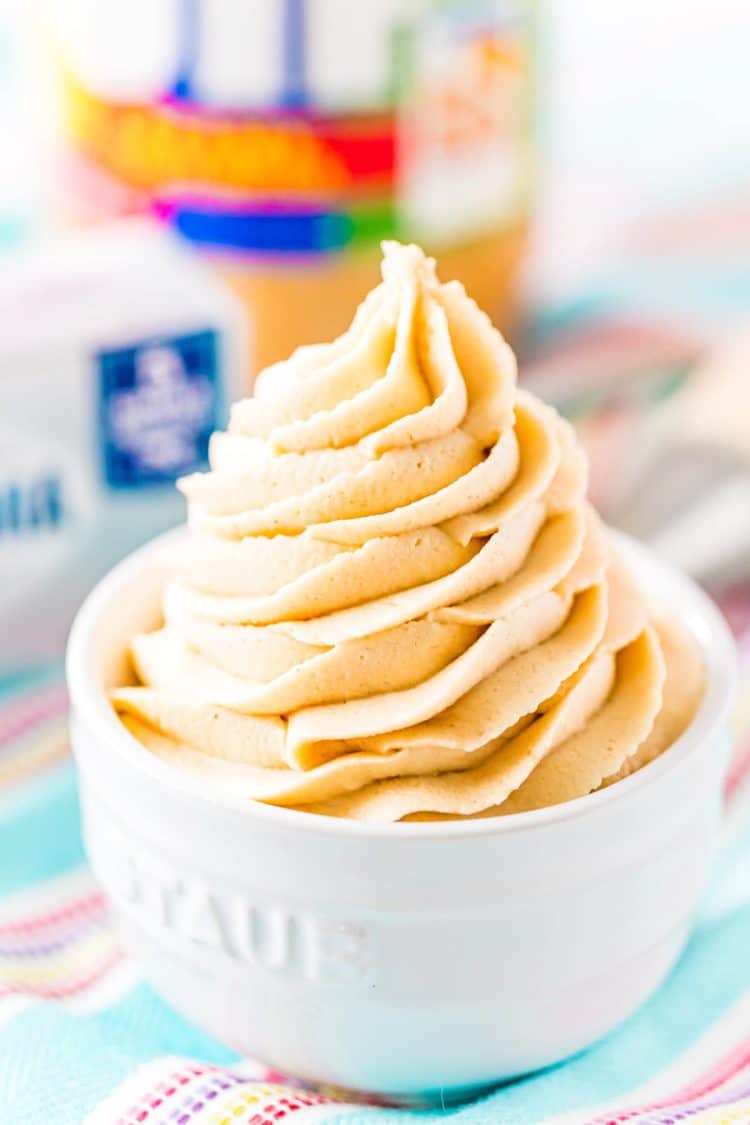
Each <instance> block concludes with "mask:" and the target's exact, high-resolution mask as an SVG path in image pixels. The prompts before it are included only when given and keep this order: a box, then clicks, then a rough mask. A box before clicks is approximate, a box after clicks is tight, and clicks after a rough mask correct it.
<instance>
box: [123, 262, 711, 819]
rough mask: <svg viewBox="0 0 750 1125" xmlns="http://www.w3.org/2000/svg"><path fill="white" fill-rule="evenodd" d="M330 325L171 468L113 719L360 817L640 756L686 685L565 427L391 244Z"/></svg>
mask: <svg viewBox="0 0 750 1125" xmlns="http://www.w3.org/2000/svg"><path fill="white" fill-rule="evenodd" d="M384 251H385V253H384V261H383V281H382V284H381V285H380V286H379V287H378V288H377V289H375V290H374V291H373V292H372V293H371V294H370V295H369V296H368V297H367V298H366V299H365V301H364V302H363V304H362V305H361V307H360V309H359V311H358V312H357V314H356V316H355V318H354V320H353V322H352V325H351V327H350V328H349V330H348V331H347V332H346V333H344V335H343V336H341V337H340V338H339V339H337V340H335V341H334V342H333V343H330V344H319V345H314V346H311V347H304V348H300V349H298V350H297V351H296V352H294V354H293V355H292V356H291V357H290V359H288V360H287V361H285V362H283V363H279V364H276V365H274V366H272V367H269V368H267V369H266V370H265V371H264V372H263V373H262V374H261V375H260V376H259V378H258V380H257V383H256V393H255V396H254V397H253V398H250V399H246V400H244V401H242V402H239V403H238V404H236V405H235V406H234V408H233V410H232V415H231V422H230V425H229V428H228V431H227V432H226V433H217V434H215V435H214V437H213V438H212V441H211V449H210V465H211V469H210V472H207V473H203V474H196V475H194V476H191V477H188V478H187V479H185V480H183V481H182V482H181V488H182V491H183V492H184V494H185V496H186V497H187V500H188V506H189V534H188V535H187V536H186V537H185V539H184V540H183V541H182V542H181V543H180V544H179V547H177V548H175V549H173V552H172V555H171V557H170V559H169V568H168V569H169V577H168V580H167V581H166V584H165V587H164V592H163V621H162V623H161V625H160V627H159V628H158V629H156V630H155V631H153V632H150V633H145V634H141V635H138V636H135V637H134V638H133V641H132V663H133V667H134V672H135V677H134V678H135V679H136V680H137V683H136V684H134V685H132V686H124V687H121V688H119V689H117V690H116V691H115V692H114V693H113V702H114V706H115V708H116V709H117V711H118V712H119V714H120V715H121V717H122V721H123V723H124V724H125V725H126V726H127V728H128V729H129V730H130V731H131V733H132V734H133V735H134V736H135V737H136V738H138V739H139V740H140V741H141V742H142V743H143V744H144V745H145V746H146V747H147V748H148V749H149V750H151V751H152V752H153V753H154V754H156V755H157V756H158V757H160V758H162V759H164V760H165V761H167V762H169V763H173V764H174V765H175V766H176V767H178V768H182V769H186V770H189V771H191V772H197V773H198V774H199V775H200V776H202V777H205V778H206V779H207V782H210V783H211V784H213V785H217V786H220V787H223V788H224V789H226V788H229V789H230V790H231V791H232V792H233V793H236V794H242V795H245V796H247V798H248V799H252V800H255V801H263V802H266V803H270V804H275V805H284V806H289V807H293V808H296V809H302V810H307V811H309V812H314V813H321V814H327V815H331V816H339V817H353V818H357V819H361V820H378V821H396V820H404V819H407V820H423V819H443V818H453V817H476V816H494V815H503V814H506V813H511V812H513V813H515V812H521V811H524V810H528V809H535V808H539V807H542V806H546V805H553V804H557V803H559V802H561V801H567V800H571V799H572V798H575V797H579V796H583V795H584V794H587V793H590V792H592V791H593V790H596V789H598V788H600V787H602V786H604V785H608V784H611V783H612V782H614V781H616V780H618V779H619V778H621V777H624V776H626V775H627V774H628V773H630V772H632V770H633V769H637V768H639V767H640V766H642V765H644V764H645V763H646V762H648V761H650V760H651V759H652V758H653V757H655V756H656V755H658V754H659V753H661V751H662V750H663V749H665V748H666V746H668V745H669V744H670V743H671V742H673V741H674V740H675V738H676V737H677V736H678V735H679V733H680V732H681V730H682V729H684V727H685V726H686V725H687V723H688V722H689V721H690V719H691V717H692V715H693V713H694V711H695V708H696V706H697V703H698V700H699V699H700V696H701V692H702V689H703V664H702V658H701V655H700V652H699V650H698V648H697V646H696V645H695V643H694V642H693V640H692V639H691V638H690V637H689V635H688V634H687V633H686V632H685V631H684V630H683V629H682V628H681V627H680V626H679V624H678V623H677V622H674V621H670V620H668V619H664V618H661V619H657V618H656V617H655V616H654V614H653V613H652V612H650V610H649V607H648V606H647V604H646V601H645V599H644V597H643V595H642V594H641V592H640V590H639V589H638V586H637V585H636V583H635V582H634V579H633V577H632V576H631V575H630V574H629V572H628V570H627V569H626V567H625V566H624V565H623V563H622V561H621V560H620V559H619V558H618V557H617V554H616V552H615V550H614V548H613V546H612V544H611V542H610V539H609V536H608V533H607V531H606V529H605V528H604V527H603V525H602V523H601V522H600V520H599V519H598V517H597V516H596V514H595V513H594V511H593V510H592V508H591V507H590V506H589V505H588V503H587V501H586V475H587V468H586V460H585V457H584V454H583V452H582V449H581V447H580V446H579V444H578V442H577V440H576V437H575V435H574V432H573V430H572V429H571V427H570V426H569V424H568V423H567V422H565V421H563V419H562V418H560V417H559V415H558V414H556V413H555V411H554V410H552V409H551V408H550V407H548V406H545V405H544V404H543V403H541V402H540V401H538V400H537V399H536V398H534V397H532V396H531V395H529V394H527V393H525V392H523V391H522V390H519V389H518V387H517V385H516V364H515V359H514V356H513V353H512V352H511V350H510V349H509V347H508V346H507V344H506V343H505V342H504V341H503V339H502V337H501V336H500V334H499V333H498V332H497V331H496V329H495V328H494V327H493V326H492V324H491V323H490V321H489V319H488V318H487V317H486V316H485V315H484V314H483V313H482V312H481V311H480V310H479V309H478V308H477V306H476V305H475V304H474V302H473V301H472V300H470V298H469V297H468V296H467V295H466V293H465V291H464V289H463V287H462V286H461V285H460V284H458V283H457V282H449V283H447V284H441V283H440V282H439V281H438V279H437V276H436V273H435V264H434V262H433V261H432V260H431V259H427V258H425V256H424V254H423V253H422V252H421V251H420V250H419V249H418V248H417V247H416V246H401V245H398V244H395V243H389V244H386V245H385V246H384Z"/></svg>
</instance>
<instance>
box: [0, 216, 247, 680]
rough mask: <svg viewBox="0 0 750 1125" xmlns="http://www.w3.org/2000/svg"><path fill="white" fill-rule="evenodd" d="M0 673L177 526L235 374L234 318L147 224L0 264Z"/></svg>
mask: <svg viewBox="0 0 750 1125" xmlns="http://www.w3.org/2000/svg"><path fill="white" fill-rule="evenodd" d="M0 324H1V325H2V332H1V333H0V671H5V670H8V669H12V668H18V667H24V666H27V665H28V664H30V663H34V662H39V661H46V660H48V659H54V658H55V657H56V656H58V655H60V654H61V653H62V650H63V645H64V641H65V637H66V634H67V629H68V626H69V623H70V620H71V617H72V614H73V612H74V611H75V609H76V607H77V605H78V604H79V602H80V601H81V599H82V598H83V596H84V595H85V593H86V592H87V590H88V589H89V587H90V586H91V585H92V584H93V583H94V582H95V581H96V579H97V578H98V577H99V576H100V575H101V574H102V573H103V572H104V571H105V570H107V569H108V568H109V567H110V566H111V565H112V563H113V562H115V561H116V560H117V559H119V558H120V557H121V556H122V555H124V554H126V553H127V552H128V551H130V550H131V549H132V548H133V547H134V546H136V545H137V544H139V543H141V542H142V541H144V540H146V539H148V538H150V537H151V536H152V535H154V533H156V532H158V531H159V530H161V529H164V528H167V527H169V526H171V525H172V524H175V523H178V522H179V521H180V520H181V519H183V518H184V511H183V504H182V500H181V498H180V496H179V494H178V493H177V491H176V489H175V487H174V482H175V480H176V479H177V478H178V477H179V476H180V475H181V474H183V473H186V472H191V471H192V470H194V469H196V468H200V467H201V466H202V465H204V464H205V461H206V456H207V450H208V439H209V436H210V434H211V432H212V431H213V430H214V429H215V428H216V427H217V426H220V425H222V424H223V422H224V421H225V419H226V414H227V408H228V404H229V402H230V400H231V399H232V398H233V397H236V396H237V395H238V394H239V393H240V392H241V389H242V380H243V375H244V373H245V372H246V371H247V366H248V344H249V341H248V339H247V331H248V330H247V324H246V320H245V318H244V316H243V314H242V312H241V310H240V309H239V308H238V306H237V304H236V303H235V298H233V297H232V296H231V294H230V293H229V292H228V291H226V290H225V289H224V287H223V285H222V284H221V283H220V281H218V280H217V279H216V277H215V276H214V275H213V273H212V272H211V271H210V270H209V269H208V268H207V267H205V266H204V265H203V264H202V263H201V262H200V261H199V260H197V259H196V258H195V256H194V255H193V254H192V253H191V251H190V250H188V249H187V248H186V247H185V246H183V245H182V244H181V243H180V242H179V241H177V240H176V239H175V236H174V235H172V234H170V233H169V232H167V231H165V230H163V229H162V228H161V227H159V226H158V225H155V224H152V223H151V222H150V221H148V220H144V219H137V220H125V221H123V222H120V223H117V224H113V225H111V226H109V227H101V228H98V229H96V230H91V231H86V232H81V233H76V234H73V233H70V234H66V235H63V236H60V237H59V238H55V239H53V240H51V241H48V242H40V243H39V246H38V248H33V247H32V248H30V249H26V250H23V251H18V252H15V253H12V254H7V255H6V256H5V257H4V258H3V259H2V260H1V261H0Z"/></svg>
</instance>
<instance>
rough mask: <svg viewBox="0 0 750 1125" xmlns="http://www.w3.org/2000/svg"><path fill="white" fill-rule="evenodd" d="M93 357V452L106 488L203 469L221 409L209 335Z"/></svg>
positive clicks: (138, 484)
mask: <svg viewBox="0 0 750 1125" xmlns="http://www.w3.org/2000/svg"><path fill="white" fill-rule="evenodd" d="M97 361H98V367H99V391H100V393H99V422H100V440H101V454H102V463H103V470H104V478H105V480H106V482H107V484H108V485H109V486H110V488H115V489H138V488H142V487H147V486H149V485H158V484H166V483H171V482H174V481H175V480H176V479H177V477H179V476H181V475H182V474H183V473H189V472H192V471H193V470H195V469H200V468H202V467H204V466H205V464H206V461H207V458H208V439H209V438H210V436H211V434H212V432H213V431H214V430H215V429H216V428H217V426H218V425H219V423H220V420H221V419H220V416H219V415H220V411H221V408H222V395H221V393H220V391H221V389H220V387H219V380H218V341H217V336H216V333H215V332H213V331H208V330H207V331H203V332H193V333H191V334H190V335H185V336H176V337H173V338H171V339H158V340H149V341H144V342H141V343H138V344H134V345H130V346H128V347H123V348H117V349H114V350H110V351H102V352H100V353H99V354H98V356H97Z"/></svg>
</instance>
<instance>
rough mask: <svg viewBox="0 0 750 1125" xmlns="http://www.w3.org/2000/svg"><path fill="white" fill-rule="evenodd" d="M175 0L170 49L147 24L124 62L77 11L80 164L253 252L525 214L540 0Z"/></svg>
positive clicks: (72, 71) (437, 230)
mask: <svg viewBox="0 0 750 1125" xmlns="http://www.w3.org/2000/svg"><path fill="white" fill-rule="evenodd" d="M86 5H88V6H89V7H92V0H86ZM86 5H84V6H86ZM140 7H141V6H140V5H137V4H136V5H135V6H134V11H133V12H132V14H131V19H130V23H129V24H128V25H127V29H128V33H129V35H130V37H131V38H132V36H133V34H134V33H135V31H136V30H137V27H136V25H137V22H138V18H139V17H138V12H139V11H140ZM174 12H175V20H174V24H173V26H171V27H170V25H169V24H168V22H167V23H164V25H163V26H162V27H161V29H160V33H161V36H162V39H163V40H164V42H163V44H162V46H163V48H164V49H163V50H162V51H161V54H159V52H158V51H156V48H155V47H154V45H153V43H152V45H151V52H150V54H148V55H147V57H146V58H145V59H144V58H141V57H140V56H136V57H134V58H133V60H132V66H131V68H130V70H128V67H127V64H126V63H125V62H123V59H122V48H121V43H115V42H114V41H112V42H110V39H111V36H112V33H111V31H109V30H108V29H106V28H100V29H99V32H100V33H99V35H98V37H97V38H96V42H95V43H94V40H93V38H92V42H91V44H90V45H89V48H90V49H89V48H87V45H86V42H85V41H84V42H82V41H81V39H82V32H81V28H85V27H86V26H87V24H86V21H85V20H79V21H78V24H77V31H76V32H69V33H68V35H67V39H66V38H65V37H63V41H64V43H66V44H67V49H66V50H65V51H64V58H65V65H66V68H67V87H68V127H69V134H70V137H71V139H72V141H73V143H74V146H75V149H76V151H77V152H78V153H79V154H80V156H81V157H82V158H83V159H84V160H85V161H86V162H87V163H88V164H89V165H91V166H93V167H94V168H97V169H99V170H100V171H101V173H102V176H103V177H104V176H106V177H109V178H110V179H112V178H113V180H114V183H116V184H125V185H127V186H128V187H129V188H131V189H135V190H136V191H138V192H140V193H141V194H142V200H143V206H144V207H152V208H155V209H156V211H157V212H158V213H159V214H160V215H161V216H162V217H163V218H165V219H166V220H168V221H169V222H171V223H172V224H174V226H175V227H176V228H178V229H179V230H180V231H181V232H182V233H183V234H185V235H186V236H187V237H189V238H190V239H192V240H193V241H195V242H197V243H199V244H203V245H207V246H212V247H218V248H226V249H231V250H233V251H235V252H241V253H244V254H249V255H252V256H258V255H260V256H269V255H270V256H276V255H281V256H288V255H295V256H309V255H320V254H328V253H333V252H338V251H342V250H356V249H357V248H359V247H361V246H363V245H364V246H371V245H373V244H374V243H375V242H377V241H378V240H380V239H382V238H384V237H400V238H406V239H409V238H416V239H420V240H424V241H426V242H428V243H429V244H430V245H432V246H436V245H437V246H438V247H439V245H440V244H447V245H455V244H457V243H464V242H468V241H470V240H472V239H474V238H477V237H481V236H483V235H485V234H491V233H494V232H495V231H497V230H499V229H502V227H503V225H505V224H508V223H511V222H514V221H516V220H517V219H519V218H520V217H522V216H523V215H524V213H525V210H526V207H527V196H528V174H529V164H530V147H531V136H530V134H531V130H530V122H529V104H530V84H531V26H530V25H531V14H530V3H529V0H453V2H449V0H443V2H441V3H437V2H433V3H428V2H421V3H417V2H416V0H415V2H412V3H403V2H399V3H396V2H395V0H358V3H357V5H351V4H348V5H343V4H341V3H339V2H334V0H283V2H282V0H279V2H278V3H274V4H269V3H268V0H257V2H255V0H231V2H227V3H222V4H221V5H217V4H212V3H211V0H181V2H180V3H178V4H176V5H175V8H174ZM90 20H91V25H92V26H94V25H96V26H97V27H98V24H97V17H96V16H95V15H94V14H93V8H92V14H91V15H90ZM126 22H127V21H125V20H124V17H122V16H121V19H120V23H126ZM115 26H117V21H115ZM92 35H93V33H92ZM108 36H109V38H108ZM83 38H84V40H85V36H84V37H83ZM90 38H91V36H90ZM121 38H122V36H120V39H121ZM168 46H171V49H168ZM94 47H95V48H96V49H94ZM248 52H249V54H248ZM108 53H112V54H113V58H112V59H111V60H109V59H108ZM157 56H158V57H157ZM250 56H251V57H252V60H254V62H251V61H250ZM256 56H257V58H256ZM149 60H150V61H149ZM147 64H148V65H147ZM100 202H101V201H100V199H98V200H97V203H98V204H99V205H100Z"/></svg>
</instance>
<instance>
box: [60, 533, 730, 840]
mask: <svg viewBox="0 0 750 1125" xmlns="http://www.w3.org/2000/svg"><path fill="white" fill-rule="evenodd" d="M609 533H610V534H611V535H612V537H613V539H614V541H615V543H616V544H617V547H618V549H619V551H620V552H621V554H622V556H623V558H624V559H625V561H626V562H627V563H629V564H630V566H631V567H632V568H633V570H634V573H635V575H636V579H637V580H642V584H643V586H644V588H645V589H646V591H647V592H648V593H650V594H652V595H655V594H659V595H660V596H661V597H662V598H664V599H665V600H666V601H668V602H669V603H670V604H671V605H672V607H673V610H674V609H676V610H677V613H678V616H679V617H680V619H681V620H682V622H683V624H685V625H686V626H687V627H688V629H689V631H690V632H691V633H692V635H693V636H694V638H695V639H696V641H697V642H698V644H699V645H700V648H701V651H702V653H703V656H704V660H705V664H706V683H705V689H704V693H703V698H702V699H701V702H700V704H699V706H698V710H697V711H696V713H695V715H694V717H693V719H692V721H691V723H690V724H689V725H688V727H687V728H686V729H685V730H684V731H683V733H682V734H681V735H680V736H679V738H677V739H676V741H675V742H673V743H672V745H671V746H669V747H667V749H666V750H664V751H663V752H662V753H661V754H660V755H659V756H658V757H657V758H655V759H654V760H653V761H651V762H649V763H648V764H647V765H645V766H643V767H641V769H639V770H636V771H635V772H634V773H632V774H630V775H629V776H628V777H626V778H623V779H622V780H621V781H618V782H616V783H615V784H613V785H610V786H607V787H606V788H604V789H599V790H596V791H595V792H593V793H588V794H586V795H584V796H582V797H576V798H574V799H573V800H571V801H565V802H562V803H561V804H557V805H549V806H545V807H543V808H540V809H533V810H531V811H528V812H519V813H510V814H508V815H506V816H497V817H487V818H484V819H478V820H454V821H421V822H408V821H407V822H402V821H396V822H394V823H384V822H375V821H360V820H353V819H347V818H340V817H330V816H322V815H316V814H313V813H309V812H303V811H302V810H299V809H294V808H284V807H281V806H276V805H268V804H264V803H262V802H260V801H252V800H251V799H249V798H247V797H240V796H239V795H238V796H235V795H233V794H232V793H230V792H227V791H226V790H223V789H218V788H217V789H216V790H211V789H208V788H207V787H206V785H205V782H204V781H202V780H200V779H198V778H197V777H195V776H193V775H192V774H189V773H188V772H187V771H185V772H183V771H180V770H178V769H175V768H174V766H171V765H167V764H166V763H164V762H162V761H160V760H159V759H158V758H157V757H155V756H154V755H153V754H151V753H150V752H149V751H148V750H147V749H146V747H145V746H143V745H142V744H141V743H140V742H139V741H138V740H137V739H136V738H135V737H134V736H133V735H132V734H130V732H129V731H128V730H127V729H126V727H125V726H123V724H122V723H121V721H120V719H119V717H118V716H117V714H116V712H115V710H114V708H113V707H112V705H111V703H110V702H109V699H108V697H107V693H106V691H105V689H104V686H103V684H102V683H101V682H100V681H99V679H98V676H97V673H96V669H95V667H94V664H95V660H94V652H93V647H94V642H95V638H96V635H97V630H98V627H99V623H100V620H101V618H102V617H103V616H104V615H105V613H106V611H107V610H108V608H109V607H110V605H111V603H112V602H113V600H114V599H115V598H116V596H117V593H118V592H119V591H120V589H121V588H122V587H123V586H126V585H127V584H128V583H129V582H131V581H132V580H133V578H134V576H135V575H137V574H138V572H139V571H141V570H142V569H143V568H145V567H146V566H148V565H149V563H151V562H152V560H153V558H154V556H156V555H157V554H158V553H159V552H161V551H163V549H164V548H165V547H167V546H168V545H170V546H173V545H174V543H175V542H176V541H179V539H180V538H182V537H184V535H185V528H184V527H180V528H176V529H173V530H172V531H168V532H166V533H164V534H162V535H159V536H157V537H156V538H155V539H152V540H150V541H149V542H148V543H146V544H145V545H144V546H143V547H140V548H139V549H138V550H136V551H134V552H132V553H131V554H129V555H128V556H126V558H125V559H123V560H122V562H120V563H119V564H117V566H115V567H113V568H112V570H110V571H109V573H108V574H106V575H105V576H104V578H102V579H101V581H100V582H98V583H97V585H96V586H95V587H94V589H93V590H92V591H91V593H90V594H89V595H88V597H87V598H86V600H85V601H84V602H83V604H82V606H81V608H80V609H79V611H78V613H77V614H76V618H75V620H74V622H73V626H72V629H71V631H70V637H69V641H68V647H67V655H66V677H67V682H68V690H69V694H70V700H71V713H72V715H73V716H74V717H75V718H76V720H77V721H78V722H81V723H82V724H84V725H85V726H86V727H87V728H88V729H89V730H90V731H91V732H92V734H93V735H94V737H96V738H97V739H98V740H99V741H100V742H101V744H102V745H106V746H107V747H108V749H109V751H110V752H111V753H114V754H116V755H117V756H118V757H120V758H121V759H125V760H126V761H127V764H129V765H130V766H131V767H134V768H136V769H138V770H139V771H140V772H141V773H142V774H143V775H145V776H146V777H147V778H150V779H151V780H152V781H153V782H154V783H156V784H159V785H162V786H165V787H166V788H167V789H172V790H177V791H178V792H179V793H180V794H181V795H182V796H187V797H191V798H193V799H194V800H196V801H198V802H199V803H208V804H209V805H212V806H215V807H219V808H223V809H227V810H233V811H235V812H240V813H242V814H243V815H245V816H247V817H251V818H254V819H258V820H262V821H267V822H269V823H270V824H272V825H276V826H277V827H280V828H286V829H294V830H297V831H300V832H312V833H313V834H315V835H321V834H322V835H327V836H331V835H335V836H344V837H346V836H357V837H366V838H372V839H376V838H385V839H396V838H410V839H412V840H416V839H421V840H427V839H450V838H451V837H464V836H472V837H473V836H494V835H499V834H504V833H514V832H519V831H528V830H532V829H534V828H537V827H540V826H542V825H549V824H553V823H557V822H560V821H569V820H572V819H574V818H577V817H580V816H585V815H586V814H589V813H594V812H595V811H596V810H597V809H600V808H601V807H602V806H604V805H608V804H610V803H611V802H614V801H622V800H626V799H627V798H628V796H630V795H633V794H635V793H637V792H638V791H640V790H641V789H643V788H644V787H647V786H649V785H651V784H653V783H654V782H656V780H657V779H658V778H659V777H661V776H663V775H664V774H666V773H669V772H671V771H672V770H674V769H676V768H679V766H680V765H681V764H683V763H685V762H686V761H688V760H689V759H690V758H691V757H692V755H693V754H694V753H695V752H696V750H697V748H698V747H700V746H701V745H702V743H703V741H704V739H707V738H710V737H711V735H712V734H713V733H716V732H717V731H718V730H721V729H722V728H723V727H724V726H725V724H726V722H727V719H728V713H729V708H730V705H731V702H732V699H733V696H734V692H735V687H736V681H737V652H736V646H735V643H734V639H733V637H732V635H731V632H730V630H729V626H728V624H727V622H726V620H725V619H724V617H723V615H722V614H721V612H720V611H719V609H718V607H717V606H716V605H715V603H714V602H713V601H712V599H711V598H710V597H709V596H708V594H706V593H705V591H704V590H702V589H701V588H700V587H699V586H698V585H697V584H696V583H695V582H694V581H693V580H692V579H691V578H688V577H687V575H685V574H683V573H682V572H681V571H679V570H677V569H676V568H674V567H673V566H672V565H671V564H669V563H667V562H665V561H664V560H662V559H660V558H658V557H657V556H656V555H655V554H654V553H653V552H652V551H650V550H649V549H648V548H646V547H644V546H643V545H642V544H640V543H638V542H636V541H635V540H634V539H632V538H631V537H630V536H627V535H625V534H624V533H623V532H619V531H615V530H614V529H609ZM73 742H74V743H75V736H74V737H73Z"/></svg>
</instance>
